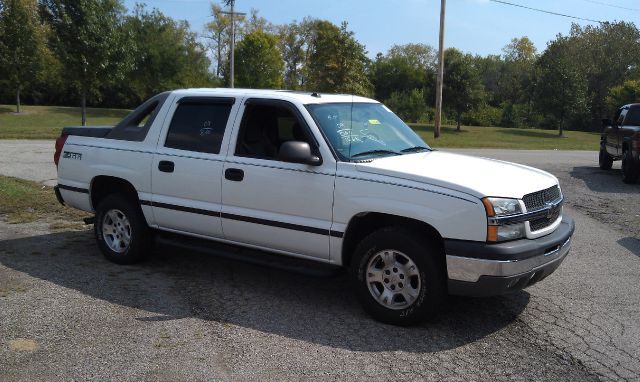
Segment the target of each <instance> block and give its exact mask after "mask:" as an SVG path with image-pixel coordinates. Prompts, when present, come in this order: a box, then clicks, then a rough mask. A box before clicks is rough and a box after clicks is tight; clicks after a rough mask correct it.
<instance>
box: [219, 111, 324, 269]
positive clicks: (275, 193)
mask: <svg viewBox="0 0 640 382" xmlns="http://www.w3.org/2000/svg"><path fill="white" fill-rule="evenodd" d="M243 109H244V113H243V116H242V120H241V124H240V127H239V131H238V133H237V134H236V133H234V136H235V137H236V138H235V139H237V143H236V144H235V145H234V144H233V143H232V144H231V145H230V149H229V155H228V157H227V162H226V163H225V170H224V171H225V177H224V178H223V183H222V201H223V203H222V205H223V206H222V226H223V228H224V234H225V238H226V239H228V240H232V241H236V242H241V243H246V244H251V245H256V246H259V247H262V248H268V249H274V250H279V251H284V252H288V253H293V254H299V255H305V256H309V257H316V258H322V259H328V258H329V238H330V234H331V230H330V229H331V222H332V206H333V190H334V178H335V168H336V163H335V161H334V160H333V157H329V156H328V155H326V154H325V155H324V158H323V163H322V165H320V166H310V165H306V164H299V163H287V162H283V161H281V160H279V159H278V150H279V147H280V145H281V144H282V143H283V142H285V141H289V140H295V141H305V142H307V143H309V145H310V146H311V147H312V150H313V151H314V154H315V155H317V156H320V157H322V156H321V153H320V146H319V144H318V140H316V138H315V137H314V135H313V133H312V132H311V130H310V128H309V126H308V125H307V123H306V121H305V119H304V118H303V116H302V115H301V113H300V111H299V109H297V108H296V106H294V105H293V104H291V103H288V102H286V101H279V100H266V99H250V100H247V102H246V105H244V106H243ZM232 141H233V139H232Z"/></svg>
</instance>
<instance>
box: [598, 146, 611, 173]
mask: <svg viewBox="0 0 640 382" xmlns="http://www.w3.org/2000/svg"><path fill="white" fill-rule="evenodd" d="M598 164H599V165H600V168H601V169H603V170H611V167H612V166H613V158H612V157H611V155H609V153H608V152H607V150H606V149H605V148H604V147H601V148H600V154H599V155H598Z"/></svg>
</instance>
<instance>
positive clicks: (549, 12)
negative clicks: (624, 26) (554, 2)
mask: <svg viewBox="0 0 640 382" xmlns="http://www.w3.org/2000/svg"><path fill="white" fill-rule="evenodd" d="M489 1H491V2H493V3H500V4H505V5H511V6H513V7H519V8H524V9H528V10H530V11H536V12H542V13H548V14H550V15H554V16H562V17H567V18H570V19H575V20H582V21H590V22H593V23H600V24H602V23H604V21H599V20H593V19H586V18H584V17H578V16H571V15H566V14H564V13H558V12H552V11H546V10H544V9H539V8H532V7H527V6H525V5H521V4H514V3H509V2H507V1H501V0H489Z"/></svg>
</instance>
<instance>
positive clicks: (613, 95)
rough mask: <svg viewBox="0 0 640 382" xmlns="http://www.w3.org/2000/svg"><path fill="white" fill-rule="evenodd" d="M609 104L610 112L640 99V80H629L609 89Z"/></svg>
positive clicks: (611, 113)
mask: <svg viewBox="0 0 640 382" xmlns="http://www.w3.org/2000/svg"><path fill="white" fill-rule="evenodd" d="M606 101H607V106H608V108H609V113H608V114H607V115H613V112H614V111H615V110H617V109H618V108H619V107H620V106H622V105H626V104H629V103H634V102H639V101H640V80H627V81H625V82H624V83H623V84H622V85H619V86H614V87H612V88H611V89H609V94H607V99H606Z"/></svg>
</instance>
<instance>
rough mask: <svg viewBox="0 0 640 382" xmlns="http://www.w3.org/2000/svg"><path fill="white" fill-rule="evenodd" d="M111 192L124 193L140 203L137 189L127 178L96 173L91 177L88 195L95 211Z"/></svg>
mask: <svg viewBox="0 0 640 382" xmlns="http://www.w3.org/2000/svg"><path fill="white" fill-rule="evenodd" d="M113 194H124V195H126V196H127V197H129V198H131V199H132V200H134V201H135V202H136V204H137V205H138V206H139V205H140V199H139V198H138V191H136V188H135V187H134V186H133V184H131V182H129V181H128V180H125V179H122V178H118V177H115V176H108V175H98V176H96V177H94V178H93V179H91V184H90V186H89V196H90V198H91V206H92V208H93V210H94V211H95V210H96V208H97V207H98V204H100V201H102V200H103V199H104V198H105V197H106V196H108V195H113Z"/></svg>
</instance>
